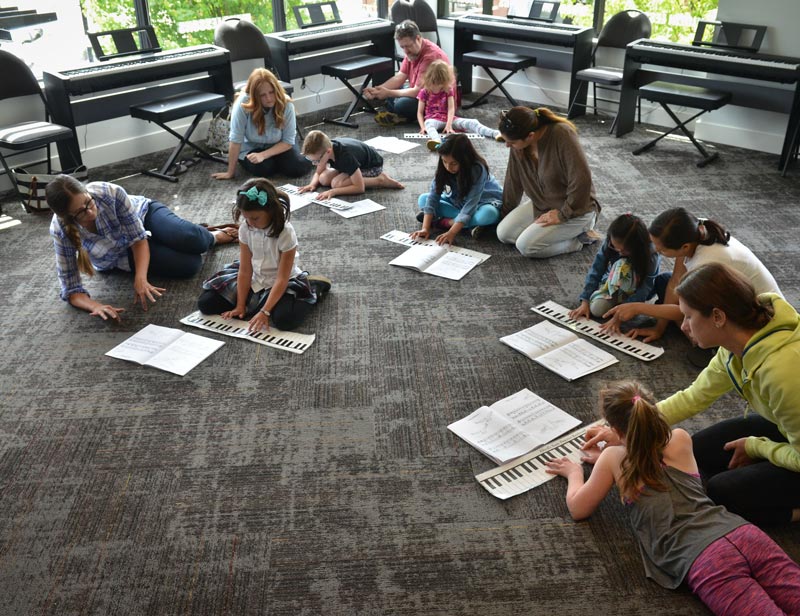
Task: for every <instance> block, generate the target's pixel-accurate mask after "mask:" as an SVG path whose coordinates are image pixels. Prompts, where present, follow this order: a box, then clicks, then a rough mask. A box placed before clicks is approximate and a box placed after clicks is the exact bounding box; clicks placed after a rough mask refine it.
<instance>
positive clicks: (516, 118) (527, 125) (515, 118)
mask: <svg viewBox="0 0 800 616" xmlns="http://www.w3.org/2000/svg"><path fill="white" fill-rule="evenodd" d="M550 124H566V125H567V126H569V127H570V128H571V129H572V130H575V125H574V124H573V123H572V122H570V121H569V120H567V118H563V117H561V116H560V115H558V114H557V113H555V112H553V111H550V110H549V109H548V108H547V107H539V108H538V109H531V108H530V107H522V106H520V107H512V108H511V109H509V110H508V111H502V112H501V113H500V123H499V124H498V126H497V128H498V130H499V131H500V133H501V134H502V135H503V137H507V138H508V139H511V140H512V141H516V140H517V139H525V138H526V137H527V136H528V135H529V134H531V133H534V132H536V131H537V130H539V129H540V128H544V127H545V126H549V125H550Z"/></svg>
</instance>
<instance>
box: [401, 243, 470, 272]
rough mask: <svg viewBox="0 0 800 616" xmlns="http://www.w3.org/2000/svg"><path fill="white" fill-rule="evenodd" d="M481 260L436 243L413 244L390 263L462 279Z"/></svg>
mask: <svg viewBox="0 0 800 616" xmlns="http://www.w3.org/2000/svg"><path fill="white" fill-rule="evenodd" d="M480 263H481V260H480V259H479V258H477V257H473V256H471V255H468V254H464V253H460V252H456V251H451V250H450V249H449V247H448V246H439V245H436V244H435V243H434V245H433V246H431V245H429V244H420V245H418V246H412V247H411V248H409V249H408V250H406V251H405V252H404V253H403V254H401V255H400V256H399V257H397V258H395V259H393V260H391V261H389V265H398V266H400V267H408V268H410V269H414V270H417V271H418V272H422V273H423V274H431V275H433V276H439V277H440V278H447V279H448V280H461V279H462V278H463V277H464V276H466V275H467V274H468V273H469V272H470V271H471V270H472V269H473V268H474V267H475V266H477V265H480Z"/></svg>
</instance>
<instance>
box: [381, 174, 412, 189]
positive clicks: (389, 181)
mask: <svg viewBox="0 0 800 616" xmlns="http://www.w3.org/2000/svg"><path fill="white" fill-rule="evenodd" d="M375 179H376V180H378V186H380V187H381V188H397V189H400V188H405V186H403V185H402V184H401V183H400V182H398V181H397V180H395V179H394V178H391V177H389V176H388V175H386V174H385V173H381V174H380V175H379V176H378V177H377V178H375Z"/></svg>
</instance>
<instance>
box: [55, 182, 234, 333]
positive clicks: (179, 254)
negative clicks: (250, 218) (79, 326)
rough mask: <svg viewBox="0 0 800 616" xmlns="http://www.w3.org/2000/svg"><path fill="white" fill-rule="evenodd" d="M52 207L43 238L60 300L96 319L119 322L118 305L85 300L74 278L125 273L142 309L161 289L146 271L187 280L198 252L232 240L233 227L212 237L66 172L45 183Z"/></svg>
mask: <svg viewBox="0 0 800 616" xmlns="http://www.w3.org/2000/svg"><path fill="white" fill-rule="evenodd" d="M46 195H47V204H48V205H49V206H50V209H51V210H53V212H54V215H53V220H52V222H51V223H50V235H51V236H52V237H53V246H54V248H55V253H56V270H57V272H58V279H59V282H60V283H61V299H63V300H65V301H68V302H69V303H70V304H71V305H73V306H75V307H76V308H80V309H81V310H85V311H87V312H88V313H89V314H91V315H92V316H99V317H100V318H102V319H103V320H108V319H109V318H111V319H114V320H116V321H119V320H120V313H122V312H124V310H125V309H124V308H119V307H117V306H112V305H111V304H104V303H102V302H100V301H97V300H95V299H92V297H91V296H90V295H89V292H88V291H87V290H86V289H85V288H84V286H83V283H82V281H81V273H84V274H87V275H89V276H93V275H94V273H95V271H100V272H103V271H109V270H113V269H119V270H123V271H126V272H133V274H134V279H133V290H134V294H135V301H136V303H138V304H141V306H142V308H143V309H144V310H147V302H148V301H150V302H155V301H156V298H157V297H161V295H162V293H164V291H165V289H164V288H163V287H156V286H153V285H152V284H150V281H149V280H148V274H152V275H154V276H161V277H165V278H188V277H191V276H194V275H195V274H196V273H197V272H198V271H200V267H201V265H202V259H201V257H200V255H201V254H203V253H204V252H206V251H207V250H208V249H210V248H211V247H212V246H213V245H215V244H226V243H229V242H232V241H234V240H235V239H236V236H237V229H236V227H226V228H223V229H219V230H216V231H214V232H211V231H209V230H208V229H206V228H204V227H201V226H200V225H196V224H194V223H191V222H189V221H186V220H183V219H182V218H180V217H178V216H176V215H175V214H173V213H172V211H171V210H170V209H169V208H168V207H167V206H165V205H164V204H162V203H159V202H158V201H153V200H152V199H148V198H146V197H141V196H134V195H130V196H129V195H128V194H127V193H126V192H125V190H124V189H123V188H122V187H121V186H117V185H116V184H111V183H109V182H92V183H90V184H87V185H86V186H84V185H83V184H82V183H81V182H79V181H78V180H76V179H75V178H73V177H70V176H68V175H60V176H58V177H56V178H55V179H54V180H53V181H51V182H50V183H49V184H48V185H47V192H46Z"/></svg>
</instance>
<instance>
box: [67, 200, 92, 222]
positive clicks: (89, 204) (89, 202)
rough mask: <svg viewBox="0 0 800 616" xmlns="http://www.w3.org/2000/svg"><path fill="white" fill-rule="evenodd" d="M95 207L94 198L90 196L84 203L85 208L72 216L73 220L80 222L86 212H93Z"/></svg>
mask: <svg viewBox="0 0 800 616" xmlns="http://www.w3.org/2000/svg"><path fill="white" fill-rule="evenodd" d="M93 207H94V197H92V196H91V195H89V198H88V199H87V200H86V201H84V202H83V207H82V208H81V209H79V210H78V211H77V212H74V213H72V214H71V216H72V219H73V220H78V219H79V218H82V217H83V215H84V214H86V212H88V211H89V210H91V209H92V208H93Z"/></svg>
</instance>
